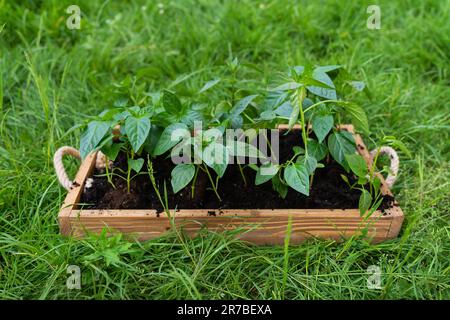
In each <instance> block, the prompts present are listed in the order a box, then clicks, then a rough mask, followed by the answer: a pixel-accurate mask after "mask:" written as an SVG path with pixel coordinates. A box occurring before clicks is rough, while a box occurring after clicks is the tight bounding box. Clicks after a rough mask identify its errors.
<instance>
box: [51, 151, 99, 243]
mask: <svg viewBox="0 0 450 320" xmlns="http://www.w3.org/2000/svg"><path fill="white" fill-rule="evenodd" d="M96 157H97V153H96V152H94V153H91V154H90V155H88V156H87V157H86V158H85V159H84V161H83V162H82V163H81V166H80V168H79V169H78V172H77V174H76V176H75V180H74V181H75V182H76V183H77V184H78V186H77V187H74V188H73V189H72V190H70V191H69V192H68V193H67V196H66V198H65V200H64V203H63V205H62V207H61V210H60V211H59V214H58V221H59V229H60V232H61V233H62V234H63V235H69V234H70V233H71V227H70V214H71V212H72V210H73V209H74V208H75V205H76V203H77V202H79V200H80V198H81V194H82V192H83V188H84V184H85V182H86V179H87V178H88V177H89V176H90V174H91V172H92V170H93V168H94V165H95V159H96Z"/></svg>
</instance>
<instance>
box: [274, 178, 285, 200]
mask: <svg viewBox="0 0 450 320" xmlns="http://www.w3.org/2000/svg"><path fill="white" fill-rule="evenodd" d="M272 188H273V190H275V191H276V192H278V194H279V195H280V197H281V198H283V199H285V198H286V196H287V193H288V186H287V185H285V184H284V183H283V182H282V181H281V180H280V177H279V176H278V175H275V176H273V178H272Z"/></svg>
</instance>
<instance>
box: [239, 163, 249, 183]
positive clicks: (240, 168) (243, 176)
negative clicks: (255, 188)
mask: <svg viewBox="0 0 450 320" xmlns="http://www.w3.org/2000/svg"><path fill="white" fill-rule="evenodd" d="M237 165H238V167H239V171H240V172H241V176H242V180H244V185H245V186H247V179H245V175H244V170H243V169H242V166H241V164H240V163H239V162H238V164H237Z"/></svg>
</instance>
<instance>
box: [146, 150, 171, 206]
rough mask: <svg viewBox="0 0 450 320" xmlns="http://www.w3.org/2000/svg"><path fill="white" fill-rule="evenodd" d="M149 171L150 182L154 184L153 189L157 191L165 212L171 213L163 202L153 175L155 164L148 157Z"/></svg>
mask: <svg viewBox="0 0 450 320" xmlns="http://www.w3.org/2000/svg"><path fill="white" fill-rule="evenodd" d="M147 171H148V175H149V177H150V182H151V183H152V186H153V189H154V190H155V193H156V196H157V197H158V199H159V202H160V203H161V205H162V207H163V208H164V211H166V212H167V211H169V210H168V207H166V205H165V203H164V201H163V200H162V197H161V193H160V192H159V190H158V186H157V185H156V179H155V175H154V174H153V164H152V162H151V161H150V157H149V156H147Z"/></svg>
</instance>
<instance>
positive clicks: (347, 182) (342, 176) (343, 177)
mask: <svg viewBox="0 0 450 320" xmlns="http://www.w3.org/2000/svg"><path fill="white" fill-rule="evenodd" d="M341 178H342V180H344V182H345V183H346V184H348V185H349V186H350V181H348V178H347V176H346V175H343V174H342V173H341Z"/></svg>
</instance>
